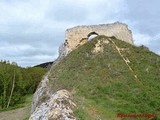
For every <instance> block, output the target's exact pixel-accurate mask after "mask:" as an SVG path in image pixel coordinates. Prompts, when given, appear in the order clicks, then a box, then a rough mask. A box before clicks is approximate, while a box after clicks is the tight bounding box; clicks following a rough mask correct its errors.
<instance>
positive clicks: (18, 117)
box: [0, 107, 31, 120]
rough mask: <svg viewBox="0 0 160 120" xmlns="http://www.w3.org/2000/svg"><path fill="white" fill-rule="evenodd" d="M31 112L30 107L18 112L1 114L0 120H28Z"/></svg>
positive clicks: (20, 109)
mask: <svg viewBox="0 0 160 120" xmlns="http://www.w3.org/2000/svg"><path fill="white" fill-rule="evenodd" d="M30 111H31V108H30V107H24V108H19V109H16V110H11V111H6V112H0V120H27V118H28V117H29V115H30Z"/></svg>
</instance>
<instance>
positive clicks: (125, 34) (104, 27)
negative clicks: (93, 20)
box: [65, 22, 133, 51]
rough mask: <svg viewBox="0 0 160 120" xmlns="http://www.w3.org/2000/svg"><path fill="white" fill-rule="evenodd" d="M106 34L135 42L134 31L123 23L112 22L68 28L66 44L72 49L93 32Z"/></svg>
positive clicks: (84, 41) (86, 39)
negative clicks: (133, 38)
mask: <svg viewBox="0 0 160 120" xmlns="http://www.w3.org/2000/svg"><path fill="white" fill-rule="evenodd" d="M93 32H94V33H96V34H98V35H105V36H115V37H116V38H118V39H120V40H123V41H126V42H128V43H130V44H133V40H132V33H131V31H130V30H129V29H128V26H127V25H126V24H123V23H119V22H115V23H112V24H101V25H91V26H77V27H73V28H70V29H67V30H66V36H65V40H66V42H65V44H66V46H67V48H68V49H69V50H70V51H72V50H74V49H76V48H77V47H78V46H80V45H82V44H84V43H86V42H87V41H88V37H89V35H90V34H92V33H93Z"/></svg>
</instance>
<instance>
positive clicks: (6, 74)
mask: <svg viewBox="0 0 160 120" xmlns="http://www.w3.org/2000/svg"><path fill="white" fill-rule="evenodd" d="M46 71H47V70H46V69H43V68H38V67H34V68H21V67H18V66H17V64H16V63H10V62H6V61H1V62H0V88H1V89H0V108H3V109H6V108H7V105H8V106H10V107H14V106H16V105H17V104H20V103H23V102H24V96H26V95H28V94H33V93H34V92H35V90H36V88H37V86H38V84H39V82H40V81H41V79H42V76H43V75H44V73H45V72H46ZM12 90H13V93H12V94H11V91H12ZM10 98H11V100H10V102H9V99H10Z"/></svg>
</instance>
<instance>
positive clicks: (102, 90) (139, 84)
mask: <svg viewBox="0 0 160 120" xmlns="http://www.w3.org/2000/svg"><path fill="white" fill-rule="evenodd" d="M105 39H108V40H109V39H110V40H112V41H114V42H115V44H116V45H117V46H118V47H119V48H124V50H121V53H122V55H123V57H124V58H125V59H128V60H129V61H130V62H129V63H128V64H129V66H130V67H131V68H132V69H133V71H131V70H130V69H129V67H128V66H127V65H126V64H125V62H124V60H123V59H122V57H121V56H120V54H119V53H118V51H117V50H116V48H115V46H114V44H113V43H112V42H110V43H109V44H105V45H104V52H103V53H97V54H94V53H92V50H93V49H94V46H95V43H96V42H97V41H98V40H105ZM125 48H126V49H125ZM135 75H137V77H138V79H136V78H135ZM52 78H54V80H53V81H52ZM55 78H56V79H55ZM49 87H50V89H51V90H52V91H53V92H55V91H57V90H60V89H67V90H70V91H71V92H72V91H75V92H74V93H75V95H76V96H79V97H83V98H84V99H85V101H92V104H91V103H90V102H86V103H85V104H84V105H82V106H81V103H80V102H77V103H78V106H80V107H79V109H78V110H77V111H76V114H77V115H78V116H79V118H81V119H84V116H87V114H88V116H92V113H93V112H92V109H91V110H90V109H89V108H94V109H95V111H98V112H95V115H96V114H97V115H101V119H106V118H108V116H109V118H108V119H110V118H116V115H117V114H118V113H126V114H127V113H136V114H141V113H146V114H148V113H150V114H152V113H154V114H158V116H160V112H159V109H160V107H159V105H160V57H159V56H158V55H156V54H154V53H152V52H150V51H148V49H146V48H144V47H136V46H132V45H130V44H128V43H126V42H123V41H121V40H117V39H116V38H115V37H111V38H108V37H105V36H98V37H96V38H95V39H93V40H91V41H89V42H87V43H86V44H85V45H83V46H80V47H79V48H78V49H76V50H74V51H72V52H71V53H70V54H69V55H68V56H67V57H66V58H64V59H63V60H62V61H61V62H60V63H59V64H58V65H56V66H55V67H54V68H53V69H52V71H51V75H50V83H49ZM75 101H81V100H78V99H77V98H75ZM90 105H91V106H90ZM83 107H85V108H86V110H85V111H83V109H81V108H83ZM84 112H85V114H84ZM92 117H93V116H92ZM95 119H96V118H95Z"/></svg>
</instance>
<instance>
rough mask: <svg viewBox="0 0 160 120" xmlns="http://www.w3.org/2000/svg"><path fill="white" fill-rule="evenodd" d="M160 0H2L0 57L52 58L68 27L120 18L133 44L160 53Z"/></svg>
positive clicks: (30, 61) (26, 61)
mask: <svg viewBox="0 0 160 120" xmlns="http://www.w3.org/2000/svg"><path fill="white" fill-rule="evenodd" d="M159 5H160V2H159V0H147V1H146V0H0V59H2V60H10V61H15V62H17V63H18V64H19V65H21V66H33V65H36V64H39V63H42V62H47V61H53V60H54V59H55V58H56V57H57V55H58V47H59V46H60V44H62V43H63V42H64V36H65V30H66V29H67V28H69V27H73V26H75V25H92V24H105V23H112V22H115V21H121V22H124V23H126V24H128V26H129V29H131V30H132V32H133V38H134V43H135V44H136V45H142V44H143V45H145V46H147V47H149V49H150V50H152V51H154V52H156V53H157V54H160V14H159V13H160V7H159Z"/></svg>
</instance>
